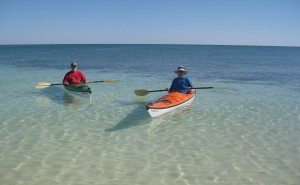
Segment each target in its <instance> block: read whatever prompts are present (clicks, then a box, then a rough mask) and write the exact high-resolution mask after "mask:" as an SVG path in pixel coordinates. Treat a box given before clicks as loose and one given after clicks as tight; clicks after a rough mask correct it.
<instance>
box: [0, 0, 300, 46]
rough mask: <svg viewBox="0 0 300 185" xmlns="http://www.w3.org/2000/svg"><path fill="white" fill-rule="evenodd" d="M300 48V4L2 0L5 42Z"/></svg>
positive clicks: (0, 40) (269, 0) (266, 0)
mask: <svg viewBox="0 0 300 185" xmlns="http://www.w3.org/2000/svg"><path fill="white" fill-rule="evenodd" d="M61 43H69V44H81V43H82V44H85V43H86V44H114V43H115V44H134V43H141V44H222V45H223V44H224V45H275V46H300V0H105V1H104V0H0V44H61Z"/></svg>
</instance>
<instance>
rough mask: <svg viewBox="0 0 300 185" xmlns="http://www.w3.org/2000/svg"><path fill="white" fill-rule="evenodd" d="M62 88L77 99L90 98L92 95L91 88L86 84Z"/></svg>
mask: <svg viewBox="0 0 300 185" xmlns="http://www.w3.org/2000/svg"><path fill="white" fill-rule="evenodd" d="M64 87H65V92H66V93H68V94H71V95H75V96H79V97H84V98H90V95H91V93H92V90H91V88H90V87H89V86H88V85H86V84H72V85H69V86H64Z"/></svg>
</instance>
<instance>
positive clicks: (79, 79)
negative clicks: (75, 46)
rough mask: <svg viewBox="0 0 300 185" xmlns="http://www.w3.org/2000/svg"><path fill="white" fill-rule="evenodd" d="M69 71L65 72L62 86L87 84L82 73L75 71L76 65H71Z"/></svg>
mask: <svg viewBox="0 0 300 185" xmlns="http://www.w3.org/2000/svg"><path fill="white" fill-rule="evenodd" d="M71 69H72V70H71V71H69V72H67V74H66V75H65V77H64V80H63V84H64V85H66V86H68V85H72V84H80V83H87V79H86V77H85V76H84V74H83V72H81V71H79V70H78V69H77V63H75V62H72V63H71Z"/></svg>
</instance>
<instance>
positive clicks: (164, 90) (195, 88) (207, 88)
mask: <svg viewBox="0 0 300 185" xmlns="http://www.w3.org/2000/svg"><path fill="white" fill-rule="evenodd" d="M212 88H213V87H192V88H191V89H212ZM162 91H168V89H161V90H152V91H148V92H162Z"/></svg>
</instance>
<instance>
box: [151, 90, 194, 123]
mask: <svg viewBox="0 0 300 185" xmlns="http://www.w3.org/2000/svg"><path fill="white" fill-rule="evenodd" d="M195 95H196V90H192V92H191V93H187V94H185V93H180V92H169V93H168V94H166V95H164V96H163V97H161V98H159V99H158V100H157V101H155V102H150V103H149V104H148V105H147V107H146V109H147V111H148V113H149V114H150V116H151V117H157V116H160V115H162V114H165V113H168V112H172V111H174V110H177V109H181V108H184V107H186V106H188V105H189V104H191V103H192V101H193V100H194V98H195Z"/></svg>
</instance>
